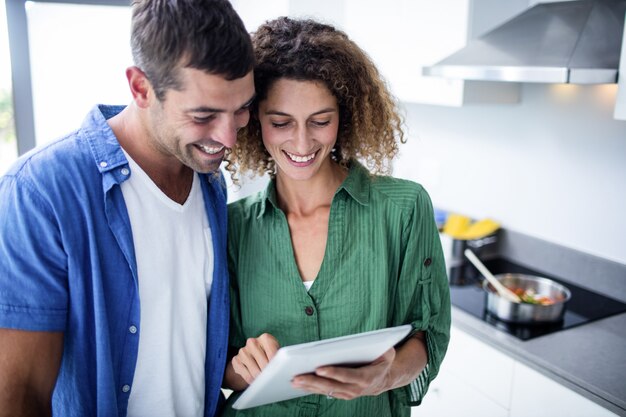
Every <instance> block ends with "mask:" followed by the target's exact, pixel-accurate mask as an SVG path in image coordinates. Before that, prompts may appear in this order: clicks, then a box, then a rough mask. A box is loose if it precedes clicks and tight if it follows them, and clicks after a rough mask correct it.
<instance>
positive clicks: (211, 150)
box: [198, 145, 224, 155]
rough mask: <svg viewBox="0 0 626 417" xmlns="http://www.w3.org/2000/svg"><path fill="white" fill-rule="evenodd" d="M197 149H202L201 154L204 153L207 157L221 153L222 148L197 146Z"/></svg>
mask: <svg viewBox="0 0 626 417" xmlns="http://www.w3.org/2000/svg"><path fill="white" fill-rule="evenodd" d="M198 148H200V149H202V151H203V152H206V153H208V154H209V155H215V154H218V153H220V152H222V150H223V149H224V146H205V145H198Z"/></svg>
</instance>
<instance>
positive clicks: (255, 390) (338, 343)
mask: <svg viewBox="0 0 626 417" xmlns="http://www.w3.org/2000/svg"><path fill="white" fill-rule="evenodd" d="M411 329H412V326H411V325H410V324H405V325H403V326H397V327H390V328H387V329H382V330H374V331H371V332H365V333H359V334H353V335H350V336H342V337H335V338H332V339H326V340H319V341H316V342H310V343H302V344H299V345H292V346H285V347H283V348H280V349H279V350H278V352H276V355H275V356H274V357H273V358H272V360H271V361H270V362H269V363H268V364H267V366H266V367H265V368H264V369H263V371H262V372H261V373H260V374H259V376H258V377H257V378H256V379H255V380H254V381H252V384H250V386H249V387H248V388H247V389H246V390H245V391H244V392H243V394H241V396H240V397H239V398H238V399H237V401H235V403H234V404H233V408H235V409H237V410H241V409H244V408H250V407H256V406H259V405H263V404H269V403H274V402H278V401H284V400H289V399H292V398H297V397H302V396H305V395H309V394H310V392H308V391H304V390H300V389H297V388H294V387H292V386H291V380H292V379H293V378H294V377H295V376H296V375H300V374H308V373H312V372H314V371H315V369H317V368H319V367H320V366H325V365H348V366H356V365H362V364H366V363H370V362H372V361H374V360H375V359H377V358H379V357H380V356H381V355H382V354H383V353H385V352H386V351H387V350H388V349H389V348H391V347H392V346H395V345H396V344H398V343H399V342H401V341H402V340H403V339H404V338H405V337H407V336H408V335H409V333H410V332H411Z"/></svg>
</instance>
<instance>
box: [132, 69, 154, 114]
mask: <svg viewBox="0 0 626 417" xmlns="http://www.w3.org/2000/svg"><path fill="white" fill-rule="evenodd" d="M126 79H127V80H128V86H129V87H130V92H131V94H132V95H133V100H135V103H136V104H137V106H139V107H140V108H146V107H148V104H149V95H150V91H151V90H152V85H151V84H150V81H148V77H146V74H144V72H143V71H142V70H141V69H139V67H135V66H133V67H128V68H126Z"/></svg>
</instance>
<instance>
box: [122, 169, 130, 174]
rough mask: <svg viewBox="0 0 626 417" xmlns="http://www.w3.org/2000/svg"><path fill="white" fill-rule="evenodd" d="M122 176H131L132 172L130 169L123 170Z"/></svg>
mask: <svg viewBox="0 0 626 417" xmlns="http://www.w3.org/2000/svg"><path fill="white" fill-rule="evenodd" d="M121 172H122V175H128V174H130V171H129V170H128V168H122V171H121Z"/></svg>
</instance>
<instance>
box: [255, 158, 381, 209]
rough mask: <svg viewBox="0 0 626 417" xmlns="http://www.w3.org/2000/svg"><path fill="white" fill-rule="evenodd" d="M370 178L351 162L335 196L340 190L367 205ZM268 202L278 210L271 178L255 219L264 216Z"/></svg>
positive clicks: (355, 163)
mask: <svg viewBox="0 0 626 417" xmlns="http://www.w3.org/2000/svg"><path fill="white" fill-rule="evenodd" d="M371 180H372V176H371V174H370V173H369V171H368V170H367V168H365V167H364V166H363V165H362V164H361V163H360V162H359V161H357V160H354V159H353V160H351V161H350V165H349V171H348V176H347V177H346V179H345V180H344V181H343V183H342V184H341V185H340V186H339V188H338V189H337V192H336V193H335V195H338V194H339V193H340V192H341V190H345V192H346V193H347V194H348V195H349V196H350V197H352V198H353V199H354V200H355V201H357V202H358V203H359V204H361V205H364V206H365V205H368V204H369V201H370V183H371ZM268 201H269V202H270V203H271V204H272V205H273V206H274V208H275V209H277V210H279V206H278V198H277V197H276V179H275V178H272V179H271V180H270V182H269V183H268V184H267V187H265V190H264V191H262V194H261V209H260V211H259V215H258V216H257V218H260V217H261V216H263V215H264V214H265V211H266V209H267V202H268Z"/></svg>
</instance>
